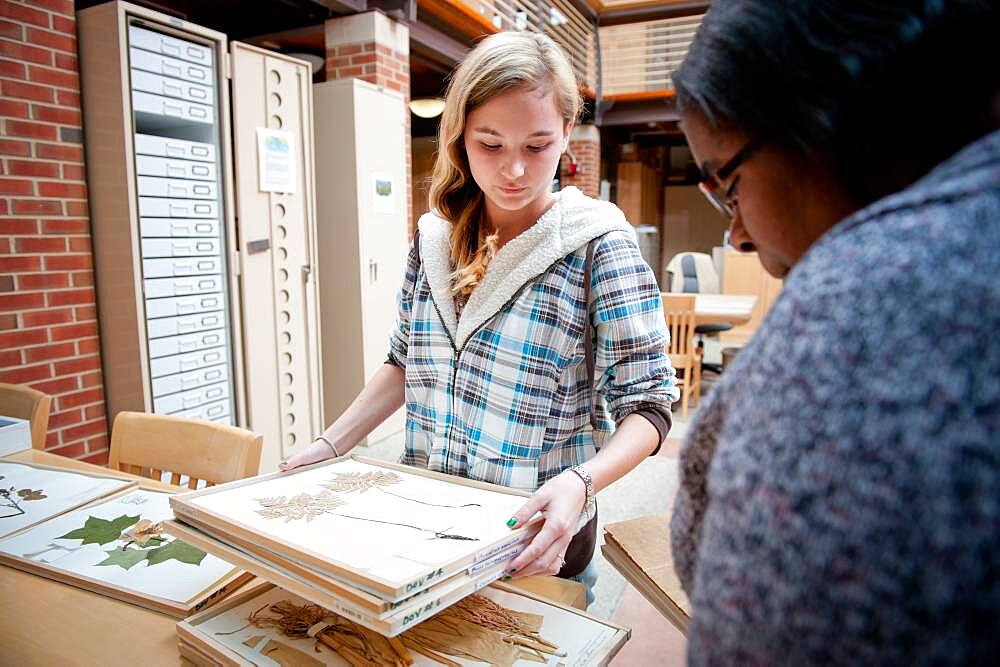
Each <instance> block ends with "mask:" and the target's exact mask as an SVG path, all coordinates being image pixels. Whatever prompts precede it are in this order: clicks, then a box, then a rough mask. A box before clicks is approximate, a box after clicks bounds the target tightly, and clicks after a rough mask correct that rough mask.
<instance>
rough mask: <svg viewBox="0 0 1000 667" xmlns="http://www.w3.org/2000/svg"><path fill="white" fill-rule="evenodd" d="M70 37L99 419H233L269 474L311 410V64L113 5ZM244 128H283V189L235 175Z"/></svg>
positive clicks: (314, 389)
mask: <svg viewBox="0 0 1000 667" xmlns="http://www.w3.org/2000/svg"><path fill="white" fill-rule="evenodd" d="M78 30H79V44H80V47H79V49H80V69H81V87H82V93H83V108H84V126H85V128H86V139H85V141H86V151H87V165H88V185H89V189H90V204H91V224H92V232H93V238H94V257H95V274H96V281H97V293H98V316H99V321H100V327H101V342H102V356H103V359H104V384H105V391H106V401H107V405H108V414H109V418H111V419H113V418H114V416H115V415H116V414H117V413H118V412H120V411H122V410H135V411H143V412H155V413H161V414H172V415H178V416H183V417H191V418H199V419H209V420H213V421H219V422H223V423H227V424H235V425H239V426H244V427H247V428H250V429H252V430H255V431H257V432H260V433H262V434H263V435H264V451H263V455H262V460H261V467H262V469H268V468H273V466H274V465H275V464H276V463H277V461H278V460H279V459H280V458H281V457H282V456H287V455H288V454H290V453H292V452H293V451H294V449H295V448H296V447H297V446H299V445H301V444H305V443H308V442H309V440H310V439H311V435H312V433H313V432H315V431H316V430H317V429H318V427H319V418H320V410H319V406H320V401H321V398H320V396H321V391H322V387H321V383H320V380H319V378H320V371H319V369H318V364H317V363H316V358H317V357H318V351H317V349H316V341H317V340H318V337H319V336H318V318H317V314H316V313H317V305H316V301H317V296H316V293H315V288H314V279H313V278H314V276H315V263H316V262H315V220H314V208H313V192H312V188H311V184H312V162H311V160H312V124H311V100H310V97H309V95H310V92H311V91H310V87H309V85H310V83H311V75H310V70H309V67H308V65H306V64H305V63H301V62H299V61H295V60H292V59H287V58H282V57H281V56H278V55H277V54H269V53H268V52H262V51H260V50H259V49H256V48H255V47H250V46H246V45H240V44H238V43H235V42H234V43H233V44H232V53H230V51H229V48H228V47H229V46H230V45H229V44H228V43H227V38H226V36H225V35H224V34H222V33H219V32H216V31H213V30H209V29H206V28H203V27H200V26H196V25H192V24H189V23H187V22H184V21H180V20H178V19H176V18H173V17H169V16H166V15H163V14H160V13H158V12H154V11H151V10H147V9H145V8H142V7H138V6H135V5H130V4H128V3H124V2H110V3H107V4H103V5H98V6H95V7H91V8H89V9H86V10H83V11H81V12H79V14H78ZM234 76H235V78H234ZM303 82H305V83H303ZM262 91H266V93H267V95H268V96H270V97H268V96H265V95H262V94H261V92H262ZM230 93H232V98H233V100H234V101H235V104H236V107H235V108H236V109H238V111H239V113H238V114H236V115H235V117H233V116H231V113H230ZM234 120H235V123H234ZM255 127H262V128H265V129H266V128H270V129H278V128H283V129H285V130H288V131H290V132H291V136H292V137H293V141H292V144H293V145H292V146H291V150H292V151H293V154H294V155H295V158H294V159H295V161H296V164H297V171H296V174H297V180H296V181H295V182H293V183H290V184H289V185H288V186H287V189H288V190H289V191H288V192H265V193H261V192H260V189H259V187H258V181H257V178H256V173H254V174H253V177H250V176H248V175H246V174H244V173H241V174H240V175H239V180H238V181H237V182H236V183H235V185H234V179H233V166H232V165H233V162H232V160H233V152H234V141H235V150H236V152H237V153H239V154H240V159H241V161H243V162H246V163H248V164H250V165H251V168H252V169H253V170H254V171H255V172H256V169H257V167H258V161H259V159H260V156H258V155H257V149H256V132H255V129H254V128H255ZM234 128H235V132H234V131H233V129H234ZM237 220H238V221H239V222H238V224H237ZM279 388H280V391H279Z"/></svg>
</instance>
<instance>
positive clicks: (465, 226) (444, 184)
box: [430, 32, 581, 297]
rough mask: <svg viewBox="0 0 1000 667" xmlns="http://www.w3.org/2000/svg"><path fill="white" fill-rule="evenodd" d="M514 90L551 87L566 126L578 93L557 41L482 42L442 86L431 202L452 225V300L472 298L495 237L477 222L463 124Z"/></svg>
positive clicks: (500, 36)
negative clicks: (445, 88) (474, 112)
mask: <svg viewBox="0 0 1000 667" xmlns="http://www.w3.org/2000/svg"><path fill="white" fill-rule="evenodd" d="M521 87H526V88H528V89H529V90H537V89H541V88H543V87H545V88H548V89H549V90H551V91H552V92H553V93H554V95H555V99H556V104H557V105H558V107H559V112H560V114H561V115H562V118H563V120H564V122H565V123H566V124H568V123H570V122H571V121H575V120H576V118H577V116H578V115H579V114H580V108H581V99H580V92H579V88H578V87H577V82H576V76H575V75H574V74H573V68H572V66H571V65H570V63H569V59H568V58H567V57H566V54H565V53H564V52H563V50H562V49H561V48H560V47H559V45H558V44H556V43H555V42H554V41H552V39H550V38H549V37H546V36H545V35H541V34H538V33H533V32H501V33H497V34H495V35H491V36H489V37H487V38H486V39H484V40H483V41H481V42H480V43H479V44H478V45H477V46H476V47H475V48H474V49H472V51H470V52H469V54H468V55H467V56H466V57H465V60H463V61H462V63H461V64H460V65H459V66H458V68H456V70H455V71H454V73H453V74H452V78H451V81H450V83H449V84H448V93H447V96H446V101H445V107H444V112H443V113H442V115H441V126H440V129H439V131H438V154H437V159H436V161H435V162H434V172H433V175H432V177H431V189H430V205H431V208H432V209H434V210H436V212H437V214H438V215H439V216H441V217H442V218H444V219H445V220H448V221H449V222H451V223H452V230H451V262H452V269H453V273H452V294H453V295H454V296H459V295H461V296H464V297H467V296H468V295H469V294H471V293H472V290H473V289H474V288H475V287H476V285H477V284H479V281H480V280H481V279H482V277H483V274H485V273H486V267H487V266H488V265H489V262H490V260H491V259H492V258H493V255H494V253H496V250H497V235H496V234H495V233H492V230H489V229H487V225H486V224H484V222H485V221H484V214H485V196H484V195H483V191H482V190H481V189H480V188H479V186H478V185H477V184H476V181H475V180H474V179H473V178H472V171H471V170H470V168H469V157H468V155H467V154H466V152H465V142H464V137H463V135H464V133H465V119H466V117H467V116H468V114H469V112H471V111H472V110H473V109H475V108H477V107H479V106H481V105H483V104H485V103H486V102H488V101H490V100H491V99H493V98H494V97H496V96H497V95H500V94H503V93H505V92H508V91H510V90H514V89H516V88H521Z"/></svg>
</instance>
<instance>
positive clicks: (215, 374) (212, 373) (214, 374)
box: [205, 368, 222, 380]
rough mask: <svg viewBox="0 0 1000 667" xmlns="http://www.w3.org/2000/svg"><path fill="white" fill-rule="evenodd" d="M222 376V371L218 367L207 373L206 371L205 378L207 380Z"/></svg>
mask: <svg viewBox="0 0 1000 667" xmlns="http://www.w3.org/2000/svg"><path fill="white" fill-rule="evenodd" d="M220 377H222V371H220V370H219V369H218V368H216V369H215V370H211V371H208V372H207V373H205V379H206V380H214V379H216V378H220Z"/></svg>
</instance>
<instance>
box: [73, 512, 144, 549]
mask: <svg viewBox="0 0 1000 667" xmlns="http://www.w3.org/2000/svg"><path fill="white" fill-rule="evenodd" d="M138 520H139V515H136V516H129V515H127V514H123V515H121V516H120V517H118V518H117V519H114V520H112V521H108V520H107V519H101V518H100V517H96V516H91V517H87V521H86V523H84V524H83V528H77V529H76V530H72V531H70V532H68V533H66V534H65V535H63V536H61V537H58V538H56V539H59V540H83V544H107V543H108V542H116V541H117V540H118V538H119V537H120V536H121V534H122V531H124V530H125V529H126V528H128V527H129V526H131V525H132V524H133V523H135V522H137V521H138Z"/></svg>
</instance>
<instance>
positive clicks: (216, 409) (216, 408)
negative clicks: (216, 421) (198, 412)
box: [205, 405, 226, 417]
mask: <svg viewBox="0 0 1000 667" xmlns="http://www.w3.org/2000/svg"><path fill="white" fill-rule="evenodd" d="M225 409H226V406H224V405H213V406H212V407H210V408H209V409H208V410H205V414H206V415H208V416H209V417H215V416H217V415H219V414H221V413H222V411H223V410H225Z"/></svg>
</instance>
